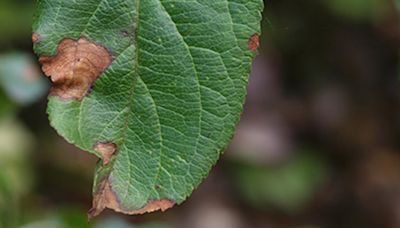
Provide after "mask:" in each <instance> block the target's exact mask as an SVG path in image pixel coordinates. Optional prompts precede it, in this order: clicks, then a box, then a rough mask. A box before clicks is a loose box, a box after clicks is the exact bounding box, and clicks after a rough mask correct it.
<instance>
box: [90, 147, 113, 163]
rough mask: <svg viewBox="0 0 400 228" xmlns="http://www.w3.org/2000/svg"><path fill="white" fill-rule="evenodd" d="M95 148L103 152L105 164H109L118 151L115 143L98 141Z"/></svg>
mask: <svg viewBox="0 0 400 228" xmlns="http://www.w3.org/2000/svg"><path fill="white" fill-rule="evenodd" d="M94 150H95V151H97V152H99V153H100V154H101V159H102V160H103V165H108V163H110V161H111V157H112V156H113V155H114V154H115V152H116V151H117V145H115V144H114V143H97V144H96V145H95V146H94Z"/></svg>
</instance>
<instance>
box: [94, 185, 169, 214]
mask: <svg viewBox="0 0 400 228" xmlns="http://www.w3.org/2000/svg"><path fill="white" fill-rule="evenodd" d="M174 205H175V202H174V201H172V200H169V199H160V200H153V201H150V202H148V203H147V204H146V205H145V206H144V207H142V208H141V209H137V210H127V209H125V208H123V207H122V206H121V204H120V201H119V199H118V197H117V195H116V194H115V192H114V191H113V190H112V186H111V183H110V181H109V178H105V179H104V180H103V181H102V182H101V183H100V186H99V189H98V191H97V192H96V193H95V194H94V196H93V207H92V209H90V210H89V212H88V216H89V219H92V218H94V217H95V216H97V215H99V214H100V213H101V212H102V211H103V210H104V209H106V208H109V209H112V210H114V211H116V212H121V213H124V214H128V215H140V214H145V213H150V212H154V211H159V210H161V211H165V210H167V209H169V208H171V207H173V206H174Z"/></svg>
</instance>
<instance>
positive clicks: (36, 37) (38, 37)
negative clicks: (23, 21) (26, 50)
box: [32, 32, 40, 44]
mask: <svg viewBox="0 0 400 228" xmlns="http://www.w3.org/2000/svg"><path fill="white" fill-rule="evenodd" d="M39 41H40V36H39V34H37V33H36V32H34V33H32V42H33V43H34V44H36V43H38V42H39Z"/></svg>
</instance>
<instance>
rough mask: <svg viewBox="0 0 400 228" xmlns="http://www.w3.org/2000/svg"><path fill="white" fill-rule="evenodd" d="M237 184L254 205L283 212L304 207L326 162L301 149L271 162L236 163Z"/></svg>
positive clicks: (319, 181)
mask: <svg viewBox="0 0 400 228" xmlns="http://www.w3.org/2000/svg"><path fill="white" fill-rule="evenodd" d="M233 173H234V175H235V180H236V181H237V182H236V184H237V187H238V188H239V190H240V191H241V192H242V194H241V195H242V196H244V197H245V199H246V200H248V201H249V202H251V203H252V204H253V205H254V206H256V207H261V208H263V207H266V206H268V207H273V208H275V209H278V210H282V211H284V212H286V213H295V212H298V211H299V210H301V209H303V208H302V207H304V206H305V205H307V203H309V201H310V200H311V199H312V197H313V195H314V194H315V193H316V191H317V190H318V188H319V187H321V185H322V184H323V181H324V180H325V178H326V176H327V170H326V165H325V164H324V162H323V161H322V160H321V159H320V158H318V156H315V155H314V154H308V153H306V152H301V153H299V154H298V155H297V156H295V157H292V158H290V159H289V161H285V162H283V163H282V164H274V165H265V164H264V165H259V164H258V165H255V164H249V163H240V162H238V163H235V165H234V168H233Z"/></svg>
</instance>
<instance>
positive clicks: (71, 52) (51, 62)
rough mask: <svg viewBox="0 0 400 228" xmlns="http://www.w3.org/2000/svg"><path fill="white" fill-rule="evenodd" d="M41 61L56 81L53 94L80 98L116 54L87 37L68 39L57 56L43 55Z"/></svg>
mask: <svg viewBox="0 0 400 228" xmlns="http://www.w3.org/2000/svg"><path fill="white" fill-rule="evenodd" d="M39 62H40V63H41V64H42V65H43V66H42V69H43V72H44V73H45V74H46V75H47V76H48V77H50V78H51V80H52V82H53V88H52V90H51V92H50V95H52V96H58V97H61V98H63V99H76V100H80V99H82V98H83V97H84V96H85V94H86V93H87V92H88V90H89V89H90V87H91V86H92V84H93V83H94V81H95V80H96V79H97V78H98V77H99V76H100V75H101V74H102V72H103V71H104V70H105V69H106V68H107V67H108V66H109V65H110V64H111V62H112V57H111V55H110V53H109V52H108V50H107V49H106V48H104V47H102V46H100V45H97V44H94V43H92V42H90V41H89V40H87V39H86V38H80V39H79V40H72V39H64V40H63V41H61V43H60V44H59V46H58V51H57V55H56V56H42V57H40V58H39Z"/></svg>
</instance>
